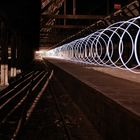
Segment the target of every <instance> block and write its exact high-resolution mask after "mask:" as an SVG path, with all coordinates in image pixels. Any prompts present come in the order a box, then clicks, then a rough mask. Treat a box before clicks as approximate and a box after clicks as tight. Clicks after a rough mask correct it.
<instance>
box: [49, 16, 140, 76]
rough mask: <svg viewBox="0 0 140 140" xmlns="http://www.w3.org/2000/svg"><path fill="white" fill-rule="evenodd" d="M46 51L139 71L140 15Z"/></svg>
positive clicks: (73, 59)
mask: <svg viewBox="0 0 140 140" xmlns="http://www.w3.org/2000/svg"><path fill="white" fill-rule="evenodd" d="M46 55H47V57H57V59H66V60H69V61H74V62H77V63H84V64H91V65H100V66H106V67H115V68H119V69H123V70H129V71H131V72H134V73H139V74H140V72H139V71H138V69H139V68H140V16H138V17H135V18H132V19H130V20H128V21H120V22H116V23H114V24H112V25H110V26H108V27H107V28H105V29H101V30H98V31H96V32H93V33H92V34H89V35H88V36H86V37H83V38H80V39H77V40H74V41H72V42H70V43H67V44H64V45H62V46H60V47H58V48H55V49H52V50H49V51H47V53H46Z"/></svg>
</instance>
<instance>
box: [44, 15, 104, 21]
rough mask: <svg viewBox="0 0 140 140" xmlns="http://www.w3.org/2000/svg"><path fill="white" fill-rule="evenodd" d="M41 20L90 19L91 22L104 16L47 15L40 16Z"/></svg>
mask: <svg viewBox="0 0 140 140" xmlns="http://www.w3.org/2000/svg"><path fill="white" fill-rule="evenodd" d="M41 16H42V17H43V18H54V19H76V20H77V19H81V20H84V19H85V20H87V19H91V20H99V19H103V18H105V17H106V16H105V15H104V16H102V15H47V14H42V15H41Z"/></svg>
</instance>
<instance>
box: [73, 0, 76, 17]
mask: <svg viewBox="0 0 140 140" xmlns="http://www.w3.org/2000/svg"><path fill="white" fill-rule="evenodd" d="M73 15H76V0H73Z"/></svg>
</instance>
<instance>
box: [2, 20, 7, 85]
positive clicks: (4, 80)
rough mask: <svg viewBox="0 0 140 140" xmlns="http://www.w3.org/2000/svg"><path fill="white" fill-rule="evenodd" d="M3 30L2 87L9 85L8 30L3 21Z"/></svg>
mask: <svg viewBox="0 0 140 140" xmlns="http://www.w3.org/2000/svg"><path fill="white" fill-rule="evenodd" d="M0 30H1V35H0V36H1V38H0V45H1V77H0V85H2V86H6V85H8V30H7V27H6V25H5V23H4V22H3V21H2V22H1V25H0Z"/></svg>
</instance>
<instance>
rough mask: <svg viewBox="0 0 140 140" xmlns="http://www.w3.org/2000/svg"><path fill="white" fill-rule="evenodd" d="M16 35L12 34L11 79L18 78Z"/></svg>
mask: <svg viewBox="0 0 140 140" xmlns="http://www.w3.org/2000/svg"><path fill="white" fill-rule="evenodd" d="M16 37H17V36H16V33H14V34H12V36H11V71H10V72H11V73H10V76H11V77H16V75H17V71H16V56H17V53H16V46H17V45H16V44H17V38H16Z"/></svg>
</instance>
